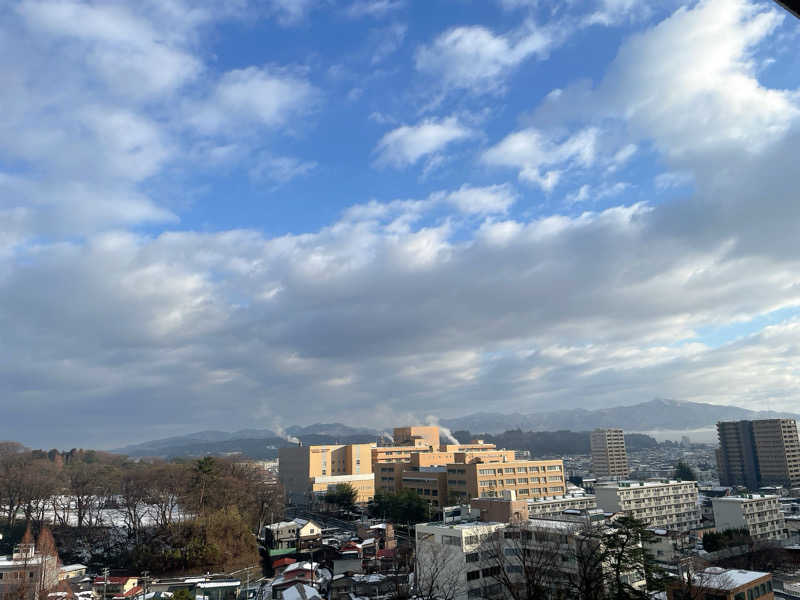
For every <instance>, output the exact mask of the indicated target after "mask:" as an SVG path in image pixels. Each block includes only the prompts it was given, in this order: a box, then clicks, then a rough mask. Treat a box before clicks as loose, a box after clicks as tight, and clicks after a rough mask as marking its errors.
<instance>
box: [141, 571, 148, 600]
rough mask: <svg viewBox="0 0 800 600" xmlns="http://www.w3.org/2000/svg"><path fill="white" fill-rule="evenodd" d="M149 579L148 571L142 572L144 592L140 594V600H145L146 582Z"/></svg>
mask: <svg viewBox="0 0 800 600" xmlns="http://www.w3.org/2000/svg"><path fill="white" fill-rule="evenodd" d="M149 578H150V571H143V572H142V580H143V581H144V591H143V594H142V600H147V580H148V579H149Z"/></svg>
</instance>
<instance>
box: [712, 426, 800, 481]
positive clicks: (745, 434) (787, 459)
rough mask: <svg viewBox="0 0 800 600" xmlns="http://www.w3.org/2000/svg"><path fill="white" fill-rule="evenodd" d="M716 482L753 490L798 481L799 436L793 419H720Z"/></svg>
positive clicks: (799, 461) (799, 476) (799, 475)
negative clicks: (717, 475) (717, 479)
mask: <svg viewBox="0 0 800 600" xmlns="http://www.w3.org/2000/svg"><path fill="white" fill-rule="evenodd" d="M717 435H718V437H719V448H718V449H717V466H718V467H719V478H720V483H721V484H722V485H726V486H744V487H747V488H748V489H751V490H755V489H758V488H760V487H764V486H769V485H783V486H787V487H797V486H798V485H800V439H799V438H798V435H797V423H796V422H795V421H794V419H761V420H756V421H720V422H719V423H717Z"/></svg>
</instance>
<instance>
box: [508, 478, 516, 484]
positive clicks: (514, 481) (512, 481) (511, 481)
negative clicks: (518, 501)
mask: <svg viewBox="0 0 800 600" xmlns="http://www.w3.org/2000/svg"><path fill="white" fill-rule="evenodd" d="M506 485H517V480H516V479H506Z"/></svg>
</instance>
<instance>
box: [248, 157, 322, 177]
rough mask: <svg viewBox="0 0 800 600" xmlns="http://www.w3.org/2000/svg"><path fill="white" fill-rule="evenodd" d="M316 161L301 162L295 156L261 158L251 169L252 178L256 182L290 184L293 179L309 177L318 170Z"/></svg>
mask: <svg viewBox="0 0 800 600" xmlns="http://www.w3.org/2000/svg"><path fill="white" fill-rule="evenodd" d="M317 166H318V165H317V163H316V162H314V161H308V160H300V159H298V158H296V157H294V156H272V155H269V154H267V155H264V156H261V157H259V159H258V161H257V162H256V164H255V166H254V167H253V168H251V169H250V177H252V178H254V179H256V180H269V181H274V182H276V183H288V182H289V181H291V180H292V179H296V178H297V177H302V176H304V175H308V174H309V173H311V172H312V171H313V170H314V169H316V168H317Z"/></svg>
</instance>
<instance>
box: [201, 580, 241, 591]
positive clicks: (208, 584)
mask: <svg viewBox="0 0 800 600" xmlns="http://www.w3.org/2000/svg"><path fill="white" fill-rule="evenodd" d="M241 584H242V582H241V581H239V580H238V579H224V580H222V581H204V582H203V583H198V584H197V587H199V588H201V589H206V588H221V587H238V586H240V585H241Z"/></svg>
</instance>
